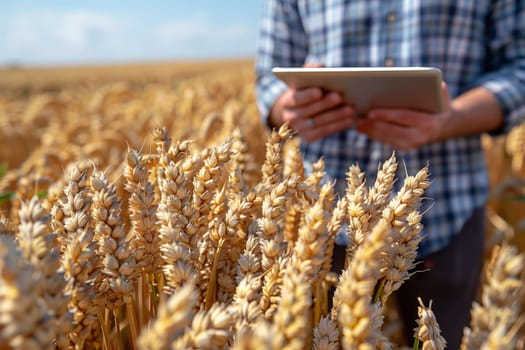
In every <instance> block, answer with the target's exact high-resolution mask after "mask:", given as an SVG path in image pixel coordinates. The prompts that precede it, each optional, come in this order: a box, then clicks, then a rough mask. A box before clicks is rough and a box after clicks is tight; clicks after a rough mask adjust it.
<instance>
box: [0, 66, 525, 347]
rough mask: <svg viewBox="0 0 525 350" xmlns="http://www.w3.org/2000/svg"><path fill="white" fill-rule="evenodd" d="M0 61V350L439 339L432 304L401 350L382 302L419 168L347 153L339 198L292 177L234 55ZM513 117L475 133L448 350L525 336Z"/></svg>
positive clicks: (293, 147)
mask: <svg viewBox="0 0 525 350" xmlns="http://www.w3.org/2000/svg"><path fill="white" fill-rule="evenodd" d="M0 73H1V74H0V76H2V78H0V123H1V125H0V240H1V242H0V305H1V307H0V349H318V350H321V349H444V348H445V346H446V339H444V338H443V337H442V336H441V335H440V331H439V320H438V319H436V318H435V316H434V314H433V312H432V302H431V301H428V300H419V301H418V302H419V304H420V307H419V318H418V319H417V320H414V342H413V344H412V343H411V344H403V343H402V341H401V340H400V336H399V332H400V328H399V327H400V324H399V321H398V320H397V319H396V315H395V310H394V307H393V305H392V304H393V298H392V294H393V293H395V291H396V290H397V289H398V288H399V287H400V286H401V285H402V283H403V282H404V281H405V280H407V279H408V278H410V271H411V269H413V268H414V267H415V266H414V264H415V257H416V253H417V246H418V243H419V241H420V239H421V238H420V235H419V233H420V232H421V230H422V226H421V223H420V221H421V218H422V216H423V215H424V214H425V213H424V210H423V209H422V208H421V201H422V198H424V195H425V189H426V188H428V186H432V184H431V182H430V181H429V171H430V172H431V170H429V169H428V168H422V169H420V170H419V171H418V172H417V173H415V174H408V175H407V176H406V177H405V178H403V179H402V180H400V179H397V177H396V174H397V169H398V166H402V165H400V164H398V160H397V159H396V155H395V153H394V154H392V156H391V157H390V159H387V160H385V162H384V163H382V164H378V169H379V172H378V176H377V178H376V179H373V180H372V179H367V178H366V176H365V175H364V173H363V172H362V171H361V169H359V167H358V166H357V165H350V166H349V168H348V172H347V183H346V194H345V195H344V196H342V197H338V196H337V195H336V194H335V192H334V184H333V183H331V182H330V181H328V182H325V181H323V179H324V178H325V173H324V163H323V160H322V159H319V161H318V162H317V163H316V164H315V166H314V168H313V171H312V172H311V173H305V169H304V166H303V160H302V158H301V156H300V153H299V151H298V147H299V142H300V141H299V140H298V139H297V138H295V137H294V135H293V133H292V132H291V130H289V129H288V128H286V126H284V127H282V128H281V129H279V130H275V131H273V132H271V133H270V132H268V131H267V130H266V129H265V128H264V127H263V126H262V125H261V124H260V122H259V118H258V115H257V109H256V105H255V96H254V87H255V86H254V75H253V62H251V61H250V60H244V61H223V62H197V63H185V64H183V63H163V64H157V65H146V64H144V65H140V66H137V65H130V66H123V67H119V68H118V69H117V68H116V67H88V68H82V67H67V68H50V69H44V68H41V69H25V68H11V69H5V70H3V71H2V72H0ZM524 128H525V127H524V126H520V127H517V128H516V129H515V130H513V132H512V133H511V134H510V135H509V136H507V137H505V138H497V139H494V138H490V137H489V136H486V137H484V145H485V147H486V151H487V162H488V165H489V168H490V170H491V184H492V192H493V193H492V197H491V201H490V210H489V211H488V216H487V222H488V224H489V225H488V227H489V230H488V231H487V232H486V236H487V240H488V245H487V248H486V249H487V252H486V255H487V258H486V264H485V270H484V277H483V285H482V288H481V289H480V292H479V298H478V300H477V301H476V302H475V303H474V304H473V305H472V321H471V324H470V325H469V327H467V328H465V330H464V337H463V344H462V349H523V347H524V344H525V333H524V331H523V323H524V322H525V316H524V312H523V293H524V289H523V277H524V276H523V263H524V259H525V255H524V253H523V251H524V245H523V242H524V240H523V238H521V235H522V234H523V232H524V231H525V222H524V218H525V215H524V214H523V213H525V211H524V210H523V209H524V208H523V204H522V203H523V202H524V198H525V186H524V181H525V180H524V179H525V169H524V167H525V165H524V160H525V129H524ZM395 181H403V185H402V186H401V188H400V190H399V191H397V192H395V191H394V190H393V188H394V187H393V183H394V182H395ZM345 226H346V227H348V229H347V230H346V231H345V232H346V234H347V235H348V238H349V240H350V242H351V244H350V245H349V247H348V249H347V257H346V268H345V270H344V271H343V272H342V274H341V275H339V276H336V275H334V274H333V272H331V271H330V266H331V258H332V252H333V244H334V237H335V235H336V233H337V232H339V231H340V230H341V228H342V227H345ZM330 288H333V289H335V293H334V297H333V300H331V301H329V300H328V297H329V295H330V294H329V290H330Z"/></svg>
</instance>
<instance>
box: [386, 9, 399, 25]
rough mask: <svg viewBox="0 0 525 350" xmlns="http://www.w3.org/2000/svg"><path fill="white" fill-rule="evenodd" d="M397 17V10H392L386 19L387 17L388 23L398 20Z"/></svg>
mask: <svg viewBox="0 0 525 350" xmlns="http://www.w3.org/2000/svg"><path fill="white" fill-rule="evenodd" d="M396 17H397V16H396V13H395V11H390V12H389V13H388V15H387V16H386V19H387V21H388V23H394V22H395V21H396V19H397V18H396Z"/></svg>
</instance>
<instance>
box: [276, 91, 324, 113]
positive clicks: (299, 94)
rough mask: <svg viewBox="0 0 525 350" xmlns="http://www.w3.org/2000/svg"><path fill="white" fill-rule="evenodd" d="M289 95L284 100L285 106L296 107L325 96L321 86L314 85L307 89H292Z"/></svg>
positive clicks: (288, 92)
mask: <svg viewBox="0 0 525 350" xmlns="http://www.w3.org/2000/svg"><path fill="white" fill-rule="evenodd" d="M287 94H288V96H286V99H285V100H284V107H289V108H296V107H302V106H306V105H309V104H312V103H314V102H316V101H319V100H321V99H322V98H323V91H322V90H321V89H320V88H317V87H312V88H306V89H300V90H295V89H290V90H288V91H287Z"/></svg>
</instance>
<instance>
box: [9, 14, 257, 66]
mask: <svg viewBox="0 0 525 350" xmlns="http://www.w3.org/2000/svg"><path fill="white" fill-rule="evenodd" d="M2 29H3V30H4V32H5V36H4V37H3V38H1V37H0V64H2V63H11V62H20V63H57V64H61V63H84V62H86V63H87V62H104V61H126V60H141V59H170V58H178V57H184V58H188V57H213V56H235V55H244V56H246V55H251V54H252V53H253V51H254V47H255V45H254V40H255V38H254V36H255V31H254V28H246V27H245V26H244V25H242V24H228V25H224V26H221V25H218V24H216V23H214V22H213V21H212V20H211V18H210V17H209V16H208V15H207V14H203V13H194V14H192V15H189V16H188V15H186V17H184V18H174V19H172V20H169V21H165V22H163V23H158V24H155V25H149V24H148V23H144V22H143V21H142V19H140V18H127V17H125V16H123V15H119V14H113V13H105V12H96V11H85V10H75V11H45V12H24V13H23V14H22V13H14V14H11V15H10V16H8V17H7V21H6V22H5V23H4V24H0V30H2Z"/></svg>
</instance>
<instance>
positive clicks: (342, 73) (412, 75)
mask: <svg viewBox="0 0 525 350" xmlns="http://www.w3.org/2000/svg"><path fill="white" fill-rule="evenodd" d="M272 72H273V74H274V75H275V76H276V77H278V78H279V79H281V80H282V81H284V82H285V83H286V84H287V85H288V86H289V87H292V88H295V89H301V88H307V87H314V86H317V87H320V88H322V89H323V90H326V91H338V92H340V93H341V94H342V95H343V98H344V100H345V101H346V102H348V103H349V104H351V105H353V106H354V108H355V109H356V111H357V114H358V115H362V114H365V113H366V112H367V111H368V110H370V109H372V108H409V109H416V110H421V111H425V112H430V113H439V112H442V111H443V110H444V106H443V103H444V101H443V95H442V90H441V71H440V70H439V69H438V68H433V67H373V68H372V67H367V68H363V67H361V68H284V67H277V68H273V69H272Z"/></svg>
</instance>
